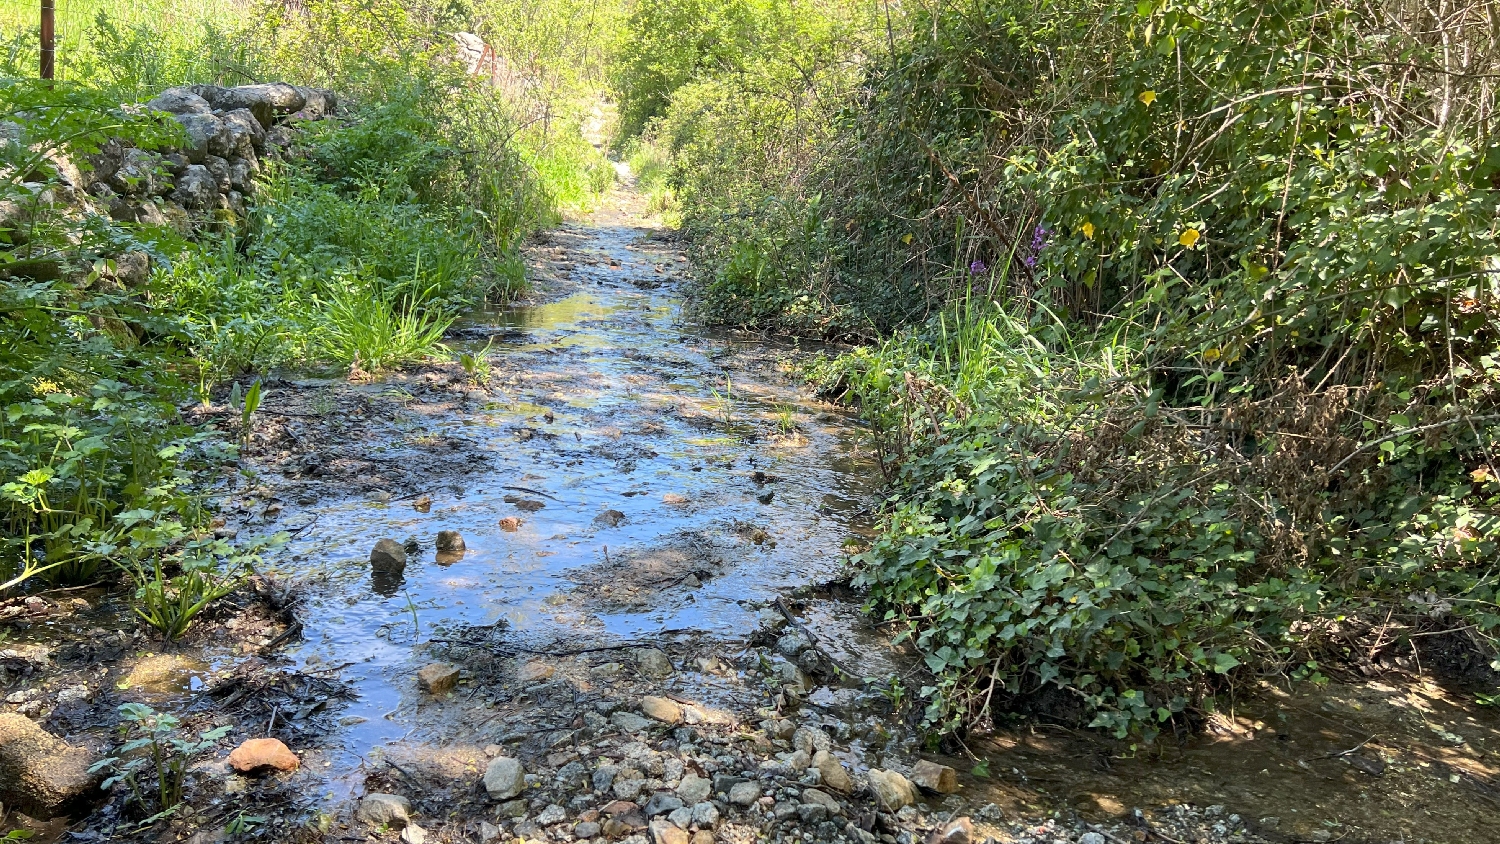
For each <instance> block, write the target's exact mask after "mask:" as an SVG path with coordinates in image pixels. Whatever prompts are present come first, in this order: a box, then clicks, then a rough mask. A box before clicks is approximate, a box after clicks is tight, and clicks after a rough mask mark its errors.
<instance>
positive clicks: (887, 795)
mask: <svg viewBox="0 0 1500 844" xmlns="http://www.w3.org/2000/svg"><path fill="white" fill-rule="evenodd" d="M870 790H871V791H873V792H875V802H876V803H878V804H880V808H882V809H885V810H886V811H889V812H897V811H900V810H901V808H902V807H904V806H910V805H912V804H914V803H916V802H917V791H916V789H915V788H913V787H912V784H911V780H908V779H907V778H906V777H905V776H903V775H902V774H900V773H899V772H897V771H884V770H881V769H880V768H871V769H870Z"/></svg>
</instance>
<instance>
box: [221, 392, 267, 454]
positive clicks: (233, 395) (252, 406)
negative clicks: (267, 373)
mask: <svg viewBox="0 0 1500 844" xmlns="http://www.w3.org/2000/svg"><path fill="white" fill-rule="evenodd" d="M262 395H263V394H262V391H261V381H260V379H259V378H257V379H255V381H253V382H251V384H250V389H248V390H246V391H245V393H244V395H240V382H238V381H236V382H234V386H233V387H231V388H230V390H229V406H230V407H238V408H239V411H240V440H241V441H242V442H249V441H250V419H251V417H253V416H254V415H255V411H257V410H259V409H260V402H261V398H262Z"/></svg>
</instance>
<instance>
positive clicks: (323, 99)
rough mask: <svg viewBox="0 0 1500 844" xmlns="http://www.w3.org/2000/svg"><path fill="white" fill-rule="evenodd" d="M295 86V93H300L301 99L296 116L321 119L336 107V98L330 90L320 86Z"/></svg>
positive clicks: (306, 118) (331, 112)
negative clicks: (300, 105) (300, 106)
mask: <svg viewBox="0 0 1500 844" xmlns="http://www.w3.org/2000/svg"><path fill="white" fill-rule="evenodd" d="M296 87H297V93H299V94H301V95H302V99H303V103H302V108H301V109H300V110H299V111H298V112H297V116H299V117H301V118H303V119H305V120H322V119H323V118H325V117H327V116H329V115H330V114H333V112H334V110H335V109H337V108H338V100H337V99H336V98H335V97H334V95H333V92H332V91H327V90H324V89H322V88H304V87H302V86H300V85H298V86H296Z"/></svg>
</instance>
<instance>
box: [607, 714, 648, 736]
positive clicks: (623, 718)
mask: <svg viewBox="0 0 1500 844" xmlns="http://www.w3.org/2000/svg"><path fill="white" fill-rule="evenodd" d="M609 721H610V723H611V724H614V725H615V726H616V727H619V728H620V730H621V731H623V732H627V733H638V732H640V731H642V730H645V729H647V728H649V727H650V726H651V722H650V721H647V720H646V719H645V718H642V717H641V716H639V715H637V714H635V713H634V712H616V713H615V714H613V715H611V716H609Z"/></svg>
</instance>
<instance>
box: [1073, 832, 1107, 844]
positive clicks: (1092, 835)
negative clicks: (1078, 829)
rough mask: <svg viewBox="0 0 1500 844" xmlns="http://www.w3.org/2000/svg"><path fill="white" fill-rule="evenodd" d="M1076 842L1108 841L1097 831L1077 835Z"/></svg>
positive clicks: (1102, 842) (1092, 843) (1082, 843)
mask: <svg viewBox="0 0 1500 844" xmlns="http://www.w3.org/2000/svg"><path fill="white" fill-rule="evenodd" d="M1078 844H1108V842H1106V841H1105V839H1104V836H1102V835H1100V834H1099V833H1097V832H1085V833H1084V834H1082V835H1080V836H1078Z"/></svg>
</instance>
